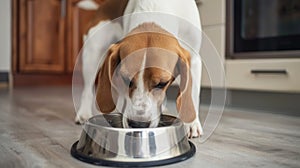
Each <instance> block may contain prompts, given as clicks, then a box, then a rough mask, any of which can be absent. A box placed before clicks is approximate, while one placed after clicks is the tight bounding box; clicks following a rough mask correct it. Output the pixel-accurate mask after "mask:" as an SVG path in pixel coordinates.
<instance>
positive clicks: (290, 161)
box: [0, 87, 300, 168]
mask: <svg viewBox="0 0 300 168" xmlns="http://www.w3.org/2000/svg"><path fill="white" fill-rule="evenodd" d="M74 116H75V113H74V108H73V104H72V98H71V89H70V88H67V87H65V88H60V87H56V88H23V89H15V90H12V91H9V90H7V89H0V167H1V168H2V167H5V168H6V167H17V168H19V167H28V168H31V167H99V166H93V165H90V164H86V163H83V162H80V161H78V160H76V159H74V158H72V157H71V155H70V152H69V151H70V148H71V145H72V144H73V143H74V142H75V141H76V140H78V138H79V135H80V133H81V126H78V125H75V124H74V121H73V119H74ZM193 141H194V143H195V144H196V147H197V153H196V155H195V156H194V157H193V158H191V159H189V160H187V161H184V162H181V163H177V164H173V165H169V166H164V167H172V168H173V167H175V168H179V167H184V168H189V167H194V168H201V167H205V168H207V167H213V168H218V167H228V168H235V167H236V168H241V167H270V168H276V167H295V168H297V167H300V119H299V118H298V117H293V116H286V115H278V114H271V113H262V112H244V111H241V110H226V111H225V112H224V113H223V117H222V119H221V122H220V124H219V126H218V128H217V129H216V131H215V132H214V134H213V135H212V136H211V138H210V139H209V140H208V141H206V142H205V143H203V144H200V143H197V140H193Z"/></svg>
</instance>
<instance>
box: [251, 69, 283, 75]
mask: <svg viewBox="0 0 300 168" xmlns="http://www.w3.org/2000/svg"><path fill="white" fill-rule="evenodd" d="M251 73H252V74H278V75H287V73H288V72H287V70H286V69H274V70H265V69H253V70H251Z"/></svg>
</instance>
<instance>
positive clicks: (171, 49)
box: [96, 23, 195, 127]
mask: <svg viewBox="0 0 300 168" xmlns="http://www.w3.org/2000/svg"><path fill="white" fill-rule="evenodd" d="M145 29H146V30H145ZM153 29H155V31H153ZM147 30H151V32H150V31H147ZM139 31H140V32H141V33H139ZM144 31H147V32H144ZM189 68H190V54H189V52H188V51H187V50H185V49H184V48H182V47H181V46H180V44H179V43H178V41H177V39H176V38H175V37H174V36H172V35H171V34H169V33H168V32H166V31H165V30H163V29H162V28H160V27H159V26H157V25H155V24H153V23H147V24H143V25H140V26H138V27H137V28H136V29H135V30H133V32H132V33H130V34H129V35H128V36H127V37H125V38H124V39H123V40H122V41H120V42H119V43H117V44H113V45H112V46H111V47H110V48H109V51H108V55H107V57H106V59H105V61H104V63H103V65H102V67H101V69H100V72H99V77H98V79H99V80H98V87H97V98H96V99H97V103H98V106H99V108H100V111H101V112H103V113H109V112H111V111H113V110H114V109H115V107H116V106H115V103H114V98H113V95H114V96H117V95H118V94H124V95H123V96H124V97H125V100H126V107H127V108H126V110H124V119H123V125H124V126H125V127H156V126H157V125H158V122H159V118H160V114H161V106H162V104H163V101H164V99H165V93H166V90H167V88H168V87H169V86H170V85H171V83H172V82H173V81H174V79H175V78H176V77H177V76H179V75H180V76H181V80H180V92H179V94H178V96H177V101H176V103H177V109H178V111H179V116H180V118H181V119H182V120H183V121H184V122H191V121H193V120H194V119H195V111H194V106H193V101H192V98H191V82H192V79H191V74H190V70H189ZM113 76H114V77H116V78H119V83H116V81H115V83H114V81H113V79H112V78H113ZM120 84H122V85H123V86H126V87H127V89H126V93H120V91H119V90H120V88H119V87H120Z"/></svg>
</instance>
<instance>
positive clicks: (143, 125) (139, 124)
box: [127, 119, 151, 128]
mask: <svg viewBox="0 0 300 168" xmlns="http://www.w3.org/2000/svg"><path fill="white" fill-rule="evenodd" d="M127 122H128V126H129V127H131V128H149V126H150V124H151V121H148V122H143V121H135V120H130V119H127Z"/></svg>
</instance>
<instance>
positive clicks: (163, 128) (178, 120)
mask: <svg viewBox="0 0 300 168" xmlns="http://www.w3.org/2000/svg"><path fill="white" fill-rule="evenodd" d="M104 115H118V116H122V113H109V114H97V115H95V116H93V117H91V118H90V119H88V120H87V121H86V122H85V123H84V127H86V126H91V127H96V128H105V129H107V130H112V131H119V132H136V131H137V132H141V131H154V130H157V131H161V130H166V129H170V128H174V127H182V126H184V124H183V121H182V120H181V119H180V118H178V117H176V116H173V115H169V114H161V116H168V117H172V118H174V119H175V120H177V122H175V124H174V125H173V123H172V125H168V126H161V127H155V128H117V127H112V126H105V125H98V124H95V123H92V122H90V120H92V119H94V118H96V117H99V116H104Z"/></svg>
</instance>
